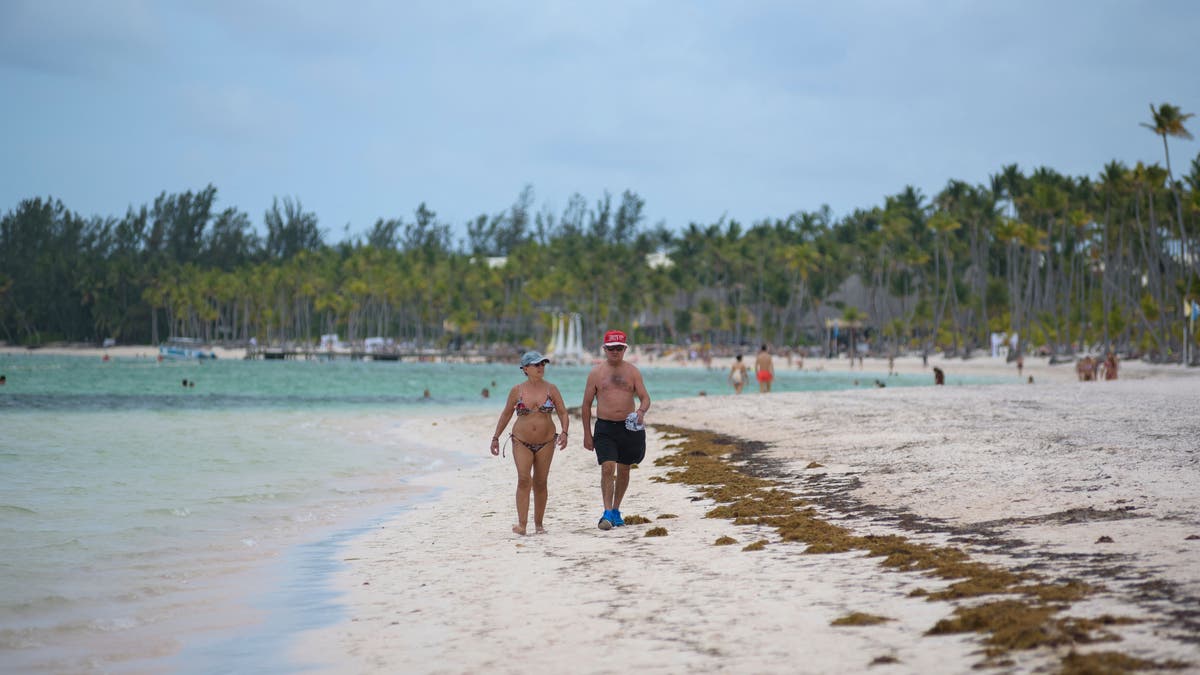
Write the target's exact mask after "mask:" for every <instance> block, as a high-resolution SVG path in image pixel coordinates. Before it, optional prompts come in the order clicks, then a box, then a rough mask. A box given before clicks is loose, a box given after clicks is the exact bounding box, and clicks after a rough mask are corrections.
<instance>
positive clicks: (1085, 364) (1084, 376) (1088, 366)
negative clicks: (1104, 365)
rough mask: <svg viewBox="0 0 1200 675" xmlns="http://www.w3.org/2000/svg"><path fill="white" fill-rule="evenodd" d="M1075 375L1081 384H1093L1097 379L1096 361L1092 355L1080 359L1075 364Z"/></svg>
mask: <svg viewBox="0 0 1200 675" xmlns="http://www.w3.org/2000/svg"><path fill="white" fill-rule="evenodd" d="M1075 374H1076V375H1077V376H1078V377H1079V381H1080V382H1091V381H1092V380H1094V379H1096V360H1095V359H1093V358H1092V357H1091V356H1090V355H1089V356H1085V357H1083V358H1082V359H1079V361H1078V363H1076V364H1075Z"/></svg>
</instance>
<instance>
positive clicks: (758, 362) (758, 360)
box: [754, 345, 775, 394]
mask: <svg viewBox="0 0 1200 675" xmlns="http://www.w3.org/2000/svg"><path fill="white" fill-rule="evenodd" d="M754 376H755V377H756V378H758V391H759V393H762V394H769V393H771V380H774V379H775V362H774V361H772V360H771V352H769V351H767V346H766V345H763V346H762V349H760V350H759V351H758V356H756V357H755V358H754Z"/></svg>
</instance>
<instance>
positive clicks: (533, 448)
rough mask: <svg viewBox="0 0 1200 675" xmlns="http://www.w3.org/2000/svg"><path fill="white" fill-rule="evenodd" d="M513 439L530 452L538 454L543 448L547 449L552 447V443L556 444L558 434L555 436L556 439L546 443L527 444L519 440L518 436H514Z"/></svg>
mask: <svg viewBox="0 0 1200 675" xmlns="http://www.w3.org/2000/svg"><path fill="white" fill-rule="evenodd" d="M512 439H513V440H514V441H516V442H518V443H520V444H521V445H523V446H525V447H527V448H529V451H530V452H532V453H534V454H536V453H537V451H538V450H541V449H542V448H544V447H546V446H547V445H550V444H551V443H554V442H555V441H557V440H558V434H554V438H551V439H550V440H548V441H546V442H545V443H526V442H525V441H523V440H521V439H519V438H517V437H516V436H513V437H512Z"/></svg>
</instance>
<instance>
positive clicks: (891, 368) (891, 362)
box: [888, 356, 896, 375]
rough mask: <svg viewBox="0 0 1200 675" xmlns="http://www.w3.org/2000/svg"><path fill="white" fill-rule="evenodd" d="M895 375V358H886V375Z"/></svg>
mask: <svg viewBox="0 0 1200 675" xmlns="http://www.w3.org/2000/svg"><path fill="white" fill-rule="evenodd" d="M895 374H896V357H894V356H888V375H895Z"/></svg>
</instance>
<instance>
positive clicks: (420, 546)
mask: <svg viewBox="0 0 1200 675" xmlns="http://www.w3.org/2000/svg"><path fill="white" fill-rule="evenodd" d="M831 363H835V364H836V365H830V364H831ZM939 363H944V365H942V366H941V367H943V368H944V369H945V370H946V371H947V380H948V383H949V385H948V386H946V387H928V388H916V389H914V388H880V389H870V390H851V391H841V392H818V393H787V394H780V393H772V394H769V395H761V394H758V393H751V392H749V391H748V392H747V393H745V394H742V395H741V396H730V395H725V396H714V395H711V394H710V395H708V396H705V397H696V398H692V399H681V400H674V401H663V402H656V403H655V405H654V407H653V409H652V410H651V412H650V414H649V415H648V417H647V422H648V423H649V424H651V425H654V424H660V425H661V424H670V425H677V426H680V427H686V428H690V429H705V430H711V431H716V432H720V433H723V434H728V435H730V436H734V437H737V438H738V439H742V440H744V441H757V442H759V443H761V444H762V446H761V447H760V448H759V449H757V450H753V451H752V452H751V453H749V454H748V455H741V456H740V457H741V458H742V460H743V461H745V470H746V471H747V472H755V473H760V474H762V475H767V476H771V477H773V478H774V479H775V480H776V481H778V482H780V483H782V484H784V485H786V486H787V487H788V489H790V490H792V491H793V492H794V493H796V494H797V495H800V496H802V497H804V498H806V499H808V500H809V501H810V502H811V503H812V504H814V505H815V507H816V509H817V511H818V513H819V514H820V516H821V517H822V518H824V519H826V520H828V521H829V522H834V523H836V524H838V525H840V526H842V527H844V528H847V529H848V530H850V531H851V532H853V533H854V534H856V535H859V536H865V535H886V534H897V535H900V536H902V537H905V538H907V539H908V540H910V541H912V542H916V543H923V544H929V545H934V546H944V545H950V546H955V547H957V548H959V549H961V550H962V551H963V552H965V553H966V554H967V555H969V556H970V559H971V560H972V561H977V562H981V563H986V564H987V565H991V566H993V567H995V568H998V569H1002V570H1008V571H1012V572H1025V573H1029V574H1033V575H1037V577H1038V578H1039V579H1041V580H1044V581H1046V582H1063V581H1066V580H1076V581H1079V582H1082V583H1084V584H1087V585H1089V586H1091V587H1093V588H1094V591H1093V592H1092V593H1090V594H1088V595H1087V596H1086V597H1084V598H1082V599H1079V600H1076V601H1064V602H1061V603H1058V604H1056V607H1057V608H1059V612H1058V614H1059V615H1060V616H1063V617H1066V616H1070V617H1075V618H1079V619H1084V618H1093V619H1094V618H1098V617H1103V616H1105V615H1109V616H1113V617H1122V618H1128V619H1135V620H1137V622H1136V623H1127V624H1122V623H1117V624H1114V625H1106V626H1105V627H1104V630H1103V632H1102V634H1104V635H1108V636H1111V637H1114V638H1117V640H1115V641H1106V642H1099V643H1096V644H1076V645H1071V644H1069V641H1068V643H1065V644H1060V645H1059V646H1053V647H1045V646H1043V647H1038V648H1036V649H1031V650H1016V651H1012V652H1010V653H1008V654H1006V655H1004V658H1003V660H1002V661H994V662H993V665H996V664H997V663H999V664H1001V665H1002V666H1003V667H1002V669H1001V671H1000V672H1034V671H1041V670H1046V669H1049V670H1057V669H1059V668H1060V667H1062V666H1061V664H1062V659H1063V657H1064V656H1065V655H1066V654H1067V653H1068V652H1070V651H1071V650H1072V649H1073V650H1075V651H1077V652H1079V653H1088V652H1113V651H1115V652H1120V653H1121V654H1124V655H1126V656H1128V657H1132V658H1138V659H1144V660H1147V661H1153V662H1157V663H1166V662H1169V661H1174V662H1184V663H1188V664H1190V665H1189V666H1186V667H1185V669H1186V670H1188V671H1191V672H1197V671H1200V638H1198V636H1200V611H1198V610H1197V608H1198V607H1200V449H1198V448H1200V420H1198V418H1197V411H1198V410H1200V373H1196V372H1195V371H1188V370H1186V369H1181V368H1178V367H1174V368H1172V367H1154V366H1145V365H1143V364H1139V363H1132V364H1124V365H1125V367H1124V368H1123V370H1122V373H1121V374H1122V379H1120V380H1118V381H1115V382H1089V383H1080V382H1076V381H1074V372H1073V370H1072V367H1071V366H1070V365H1069V364H1068V365H1063V366H1048V365H1046V363H1045V361H1044V360H1041V359H1029V360H1027V363H1026V369H1025V375H1026V376H1028V375H1031V374H1032V375H1033V376H1034V378H1035V384H1033V385H1029V384H1026V383H1024V380H1022V381H1021V383H1019V384H1018V383H1016V380H1017V378H1016V373H1015V368H1013V367H1012V366H1011V365H1006V364H1003V363H1002V362H994V361H991V360H984V359H980V360H976V361H967V362H961V361H959V362H955V361H944V362H940V361H937V360H933V361H931V365H938V364H939ZM813 365H814V363H813V362H809V363H808V364H806V366H813ZM820 365H823V366H824V367H840V368H847V364H846V363H845V362H823V363H822V364H820ZM897 367H898V369H905V370H908V372H918V370H919V369H921V368H922V365H921V363H920V360H919V359H900V360H898V361H897ZM965 368H973V369H974V372H976V373H987V372H991V373H995V374H1007V375H1011V376H1012V377H1013V379H1014V384H1011V385H993V386H954V385H953V377H954V374H955V373H957V372H961V370H962V369H965ZM875 369H876V372H878V364H877V363H876V364H875ZM871 370H872V362H871V361H870V360H868V362H867V371H868V372H869V371H871ZM883 370H885V371H886V363H884V367H883ZM926 372H928V371H926ZM647 385H648V387H649V389H650V392H651V395H653V390H654V388H653V382H652V381H648V383H647ZM568 398H569V399H570V398H573V396H572V395H571V394H568ZM494 423H495V417H494V416H478V417H473V418H470V419H454V420H450V419H444V420H438V421H428V420H427V421H425V422H422V423H420V424H422V425H425V428H422V429H411V430H406V431H405V433H412V434H414V435H419V436H420V437H422V438H424V439H425V440H426V442H428V443H430V444H434V445H440V446H444V447H449V448H454V449H457V450H462V451H465V452H472V451H475V452H477V453H478V454H479V456H480V457H481V461H480V462H479V463H477V464H475V465H472V466H467V467H464V468H461V469H457V470H456V471H455V472H453V473H449V474H447V473H442V474H434V475H431V476H427V477H425V478H422V479H420V482H421V483H422V484H428V485H434V486H439V487H441V488H442V490H441V491H440V493H439V494H438V496H437V498H435V499H431V500H429V501H424V502H421V503H419V504H417V505H415V506H413V507H412V508H410V509H407V510H405V511H403V512H402V513H401V514H400V515H398V516H396V517H395V518H393V519H391V520H389V521H388V522H385V523H382V524H380V526H379V527H377V528H374V529H372V530H371V531H369V532H367V533H366V534H364V535H363V536H361V537H358V538H357V539H355V540H354V541H352V542H351V543H350V544H348V545H347V546H346V548H345V550H344V555H343V558H344V561H345V567H344V569H343V571H342V572H340V573H339V574H337V575H336V585H337V587H338V590H340V591H342V592H343V593H344V595H343V597H342V602H343V603H344V604H345V607H346V611H347V617H346V619H345V620H344V621H341V622H340V623H337V624H336V625H333V626H331V627H328V628H323V629H319V630H315V631H311V632H309V633H306V634H304V635H302V636H301V638H300V639H299V640H298V641H297V645H298V646H297V648H296V651H295V653H294V656H295V658H296V659H297V660H298V662H300V663H306V664H313V665H314V666H315V667H316V668H317V670H319V671H321V672H377V673H391V672H438V673H443V672H444V673H468V672H523V673H529V672H559V671H563V670H569V671H571V672H588V673H610V672H611V673H616V672H623V671H629V670H636V671H639V672H651V673H676V672H756V673H759V672H779V673H785V672H786V673H844V672H860V671H865V670H867V669H868V668H869V667H870V670H871V672H881V673H889V672H890V673H961V672H967V671H970V670H971V668H972V667H973V666H975V665H976V664H979V663H981V662H982V661H984V660H985V658H986V655H985V654H984V650H985V644H984V640H985V639H986V637H987V636H986V635H983V634H978V633H970V632H968V633H955V634H949V635H929V634H927V633H928V631H929V630H930V629H931V628H932V627H933V626H934V625H935V624H937V623H938V622H939V621H940V620H942V619H946V618H949V617H951V616H952V615H953V612H954V610H955V608H956V607H960V606H973V605H978V604H980V603H984V602H992V601H995V600H997V599H1002V598H1006V597H1010V596H999V597H998V596H995V595H985V596H980V597H969V598H964V599H961V600H952V601H946V600H938V601H932V600H928V599H926V598H925V597H920V596H916V597H914V596H911V595H910V593H912V592H913V591H914V590H915V589H923V590H924V591H926V592H935V591H937V590H940V589H944V588H946V587H947V586H949V585H950V584H951V583H952V582H953V580H947V579H940V578H936V577H932V576H930V575H929V574H928V573H921V572H896V571H891V570H890V569H889V568H886V567H883V566H881V564H880V559H879V558H876V557H867V556H866V555H865V554H864V552H863V551H847V552H843V553H834V554H817V555H809V554H805V552H804V551H805V548H806V545H805V544H804V543H801V542H787V541H782V540H781V538H780V536H779V534H778V532H777V531H776V529H775V528H773V527H770V526H766V525H735V524H734V523H733V522H732V521H731V520H726V519H719V518H717V519H714V518H706V517H705V513H706V512H708V511H709V510H710V509H712V508H713V506H714V502H713V501H712V500H710V499H707V498H698V497H697V490H696V489H695V488H693V487H689V486H687V485H684V484H680V483H662V482H653V481H652V480H651V478H652V477H657V476H664V475H667V474H669V473H670V472H671V471H672V469H670V468H667V467H661V466H656V465H655V464H654V462H653V460H654V459H655V458H657V457H662V456H664V455H667V454H669V453H672V452H674V449H673V447H672V444H671V442H669V441H667V440H664V436H663V434H662V433H661V432H658V431H653V427H652V433H651V434H650V444H649V451H648V454H647V460H646V462H645V463H644V464H643V465H642V466H641V467H640V468H638V469H637V470H635V471H634V473H633V480H632V482H631V486H630V488H629V492H628V495H627V497H626V500H625V504H624V505H623V508H622V511H623V513H624V514H626V516H627V517H628V516H629V515H634V514H636V515H642V516H645V517H647V518H649V519H651V520H652V522H651V523H649V524H642V525H630V526H626V527H624V528H619V529H615V530H612V531H609V532H601V531H599V530H597V529H596V527H595V521H596V519H597V518H598V517H599V514H600V511H601V510H602V508H601V506H600V499H599V489H598V481H597V473H598V472H597V470H596V465H595V461H594V459H593V456H592V455H591V453H589V452H587V451H585V450H583V449H582V447H581V440H580V438H581V435H580V434H578V433H573V434H572V442H571V445H570V446H568V448H567V449H566V450H565V451H562V452H560V453H559V455H558V456H557V457H556V459H555V464H554V468H553V470H552V472H551V475H550V504H549V508H548V514H547V520H546V526H547V528H548V530H549V534H546V535H540V536H527V537H519V536H516V535H513V534H512V533H511V532H510V530H509V527H510V525H511V523H512V522H513V521H514V519H515V516H514V510H513V504H512V499H513V498H512V494H513V489H514V485H515V478H514V471H513V468H512V460H511V458H505V459H502V458H495V459H493V458H491V457H490V455H487V450H486V447H487V440H488V438H489V437H490V433H491V429H492V427H493V425H494ZM573 424H574V425H576V426H575V427H574V428H573V431H576V432H577V431H578V426H577V425H578V424H579V420H578V419H576V420H574V423H573ZM813 462H815V463H818V464H820V465H823V466H821V467H814V468H806V467H809V466H810V463H813ZM668 516H673V517H668ZM653 527H665V528H666V530H667V535H666V536H660V537H647V536H645V535H646V533H647V532H648V531H649V530H650V528H653ZM722 536H728V537H732V538H733V539H735V540H736V541H737V544H735V545H728V546H715V545H714V541H715V540H716V539H718V538H719V537H722ZM759 540H766V541H767V545H766V546H765V547H764V548H763V549H762V550H757V551H745V550H743V547H744V546H745V545H747V544H750V543H752V542H755V541H759ZM1108 540H1111V541H1108ZM853 612H863V613H869V614H873V615H878V616H882V617H885V618H887V619H889V621H886V622H884V623H881V624H878V625H869V626H834V625H831V623H832V622H833V621H835V620H836V619H839V618H842V617H846V616H847V615H849V614H851V613H853ZM1109 623H1111V622H1109Z"/></svg>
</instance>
